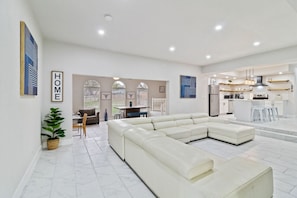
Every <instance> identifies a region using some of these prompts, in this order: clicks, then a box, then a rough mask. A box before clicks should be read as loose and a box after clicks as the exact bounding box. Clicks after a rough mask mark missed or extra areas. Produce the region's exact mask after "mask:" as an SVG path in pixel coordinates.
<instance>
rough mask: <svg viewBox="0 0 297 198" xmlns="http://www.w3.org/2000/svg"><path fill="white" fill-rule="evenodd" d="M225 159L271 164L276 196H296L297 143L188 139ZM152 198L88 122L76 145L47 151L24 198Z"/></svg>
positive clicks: (101, 129) (103, 131)
mask: <svg viewBox="0 0 297 198" xmlns="http://www.w3.org/2000/svg"><path fill="white" fill-rule="evenodd" d="M190 144H191V145H193V146H195V147H199V148H201V149H204V150H206V151H208V152H211V153H213V154H215V155H217V156H219V157H221V158H223V159H226V160H227V159H230V158H232V157H235V156H241V157H244V158H248V159H251V160H256V161H259V162H261V163H264V164H267V165H269V166H272V168H273V171H274V198H293V197H297V155H296V152H297V144H296V143H292V142H287V141H282V140H276V139H272V138H267V137H262V136H256V138H255V140H254V141H251V142H248V143H246V144H243V145H240V146H234V145H231V144H227V143H224V142H220V141H216V140H212V139H203V140H199V141H195V142H192V143H190ZM103 197H104V198H150V197H155V196H154V195H153V194H152V193H151V192H150V190H149V189H148V188H147V187H146V186H145V185H144V184H143V183H142V182H141V180H140V179H139V178H138V177H137V176H136V175H135V174H134V172H133V171H132V170H131V169H130V168H129V167H128V166H127V165H126V164H125V163H124V162H123V161H122V160H120V158H119V157H118V156H117V155H116V154H115V153H114V151H113V150H112V149H111V148H110V147H109V145H108V141H107V125H106V123H104V122H101V123H100V125H99V126H98V125H92V126H88V127H87V138H86V139H85V138H81V139H80V138H79V137H74V138H73V145H68V146H60V147H59V148H58V149H56V150H53V151H48V150H43V151H42V154H41V157H40V159H39V161H38V163H37V165H36V167H35V170H34V172H33V174H32V176H31V178H30V180H29V182H28V183H27V185H26V186H25V188H24V190H23V193H22V195H21V198H103Z"/></svg>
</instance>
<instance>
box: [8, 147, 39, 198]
mask: <svg viewBox="0 0 297 198" xmlns="http://www.w3.org/2000/svg"><path fill="white" fill-rule="evenodd" d="M40 155H41V145H39V147H38V148H37V150H36V152H35V154H34V156H33V159H32V160H31V163H30V164H29V166H28V168H27V170H26V172H25V174H24V175H23V177H22V179H21V181H20V183H19V184H18V186H17V188H16V189H15V191H14V193H13V196H12V198H19V197H21V195H22V192H23V190H24V188H25V186H26V184H27V183H28V181H29V179H30V177H31V175H32V173H33V171H34V169H35V167H36V164H37V162H38V160H39V158H40Z"/></svg>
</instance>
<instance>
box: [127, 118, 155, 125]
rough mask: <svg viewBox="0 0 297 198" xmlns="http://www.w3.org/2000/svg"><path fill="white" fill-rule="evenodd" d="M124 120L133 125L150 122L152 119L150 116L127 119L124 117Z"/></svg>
mask: <svg viewBox="0 0 297 198" xmlns="http://www.w3.org/2000/svg"><path fill="white" fill-rule="evenodd" d="M124 121H125V122H127V123H129V124H133V125H137V124H147V123H152V120H151V119H150V118H145V117H142V118H128V119H124Z"/></svg>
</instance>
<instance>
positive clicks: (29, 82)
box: [20, 21, 38, 95]
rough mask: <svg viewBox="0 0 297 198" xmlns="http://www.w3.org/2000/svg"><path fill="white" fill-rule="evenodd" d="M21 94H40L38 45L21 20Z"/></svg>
mask: <svg viewBox="0 0 297 198" xmlns="http://www.w3.org/2000/svg"><path fill="white" fill-rule="evenodd" d="M20 41H21V42H20V95H37V94H38V46H37V43H36V41H35V39H34V37H33V35H32V34H31V32H30V31H29V29H28V27H27V26H26V24H25V22H23V21H21V22H20Z"/></svg>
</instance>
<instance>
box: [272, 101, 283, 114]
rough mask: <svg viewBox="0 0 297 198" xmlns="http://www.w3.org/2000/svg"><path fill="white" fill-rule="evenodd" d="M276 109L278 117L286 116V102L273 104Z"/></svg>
mask: <svg viewBox="0 0 297 198" xmlns="http://www.w3.org/2000/svg"><path fill="white" fill-rule="evenodd" d="M273 105H274V107H276V108H277V111H278V115H279V116H283V115H284V101H282V100H281V101H274V102H273Z"/></svg>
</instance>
